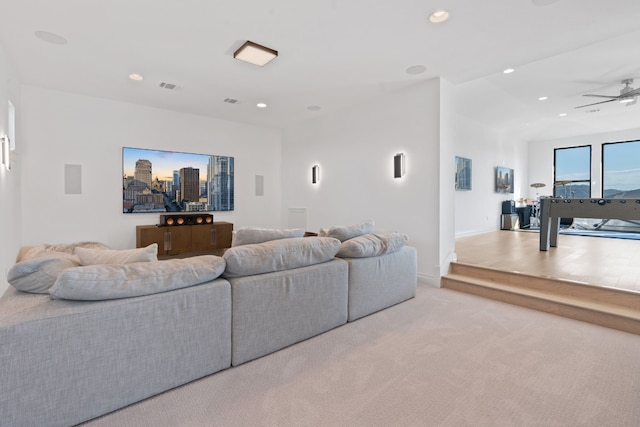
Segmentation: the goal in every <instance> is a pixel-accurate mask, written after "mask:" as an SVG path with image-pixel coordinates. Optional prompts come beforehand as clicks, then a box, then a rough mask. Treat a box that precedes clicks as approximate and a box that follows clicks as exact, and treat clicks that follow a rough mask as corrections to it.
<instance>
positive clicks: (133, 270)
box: [49, 255, 225, 301]
mask: <svg viewBox="0 0 640 427" xmlns="http://www.w3.org/2000/svg"><path fill="white" fill-rule="evenodd" d="M224 268H225V261H224V259H222V258H221V257H218V256H214V255H202V256H196V257H191V258H180V259H171V260H167V261H152V262H135V263H129V264H103V265H89V266H82V267H74V268H68V269H66V270H64V271H63V272H62V273H60V275H59V276H58V279H57V280H56V282H55V284H54V285H53V286H52V287H51V289H49V294H50V295H51V298H52V299H70V300H90V301H96V300H108V299H116V298H128V297H136V296H142V295H150V294H155V293H159V292H167V291H172V290H175V289H180V288H186V287H188V286H193V285H198V284H201V283H205V282H209V281H211V280H214V279H216V278H217V277H219V276H220V275H221V274H222V272H223V271H224Z"/></svg>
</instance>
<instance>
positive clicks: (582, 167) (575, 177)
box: [553, 145, 591, 198]
mask: <svg viewBox="0 0 640 427" xmlns="http://www.w3.org/2000/svg"><path fill="white" fill-rule="evenodd" d="M553 156H554V158H553V196H554V197H565V198H573V197H575V198H589V197H591V146H590V145H583V146H580V147H568V148H556V149H555V150H554V153H553Z"/></svg>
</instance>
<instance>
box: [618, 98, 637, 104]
mask: <svg viewBox="0 0 640 427" xmlns="http://www.w3.org/2000/svg"><path fill="white" fill-rule="evenodd" d="M635 100H636V99H635V98H634V97H629V98H620V104H627V103H629V102H633V101H635Z"/></svg>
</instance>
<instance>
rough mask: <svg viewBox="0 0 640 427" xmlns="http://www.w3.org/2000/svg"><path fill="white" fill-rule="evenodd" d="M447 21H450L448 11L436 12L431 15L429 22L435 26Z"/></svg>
mask: <svg viewBox="0 0 640 427" xmlns="http://www.w3.org/2000/svg"><path fill="white" fill-rule="evenodd" d="M447 19H449V12H447V11H446V10H436V11H435V12H433V13H432V14H431V15H429V21H431V22H433V23H434V24H439V23H441V22H444V21H446V20H447Z"/></svg>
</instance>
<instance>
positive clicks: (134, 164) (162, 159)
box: [122, 147, 234, 213]
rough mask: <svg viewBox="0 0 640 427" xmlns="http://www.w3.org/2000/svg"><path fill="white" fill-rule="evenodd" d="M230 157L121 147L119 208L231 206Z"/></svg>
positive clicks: (201, 209) (178, 209) (128, 210)
mask: <svg viewBox="0 0 640 427" xmlns="http://www.w3.org/2000/svg"><path fill="white" fill-rule="evenodd" d="M233 193H234V185H233V157H229V156H217V155H208V154H194V153H182V152H178V151H164V150H149V149H145V148H130V147H123V148H122V212H123V213H150V212H209V211H232V210H233Z"/></svg>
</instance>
